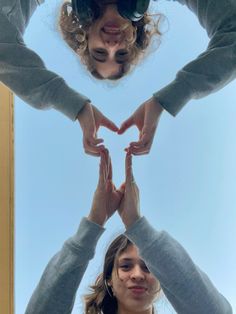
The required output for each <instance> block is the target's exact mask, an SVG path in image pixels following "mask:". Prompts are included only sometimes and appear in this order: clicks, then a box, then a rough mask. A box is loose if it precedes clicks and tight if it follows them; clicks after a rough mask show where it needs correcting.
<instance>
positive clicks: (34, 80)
mask: <svg viewBox="0 0 236 314" xmlns="http://www.w3.org/2000/svg"><path fill="white" fill-rule="evenodd" d="M170 1H171V0H170ZM173 1H175V0H173ZM176 1H178V2H179V3H181V4H183V5H186V6H187V7H188V8H189V9H190V10H191V11H193V12H194V13H195V14H196V15H197V17H198V19H199V22H200V24H201V25H202V26H203V27H204V28H205V29H206V31H207V33H208V36H209V37H210V42H209V45H208V48H207V50H206V51H205V52H203V53H202V54H201V55H200V56H199V57H198V58H197V59H195V60H194V61H192V62H190V63H189V64H187V65H186V66H185V67H184V68H183V69H182V70H180V71H179V72H178V73H177V75H176V78H175V80H174V81H173V82H171V83H170V84H169V85H167V86H166V87H164V88H163V89H161V90H160V91H158V92H157V93H155V94H154V97H156V99H157V100H158V101H159V102H160V104H161V105H162V106H163V107H164V108H165V109H166V110H167V111H168V112H169V113H171V114H172V115H176V114H177V113H178V112H179V111H180V110H181V108H182V107H183V106H184V105H185V104H186V103H187V102H188V101H189V100H191V99H194V98H200V97H203V96H206V95H208V94H210V93H211V92H214V91H217V90H218V89H220V88H222V87H223V86H225V85H226V84H227V83H229V82H230V81H231V80H233V79H234V78H235V76H236V0H176ZM43 2H44V0H1V2H0V80H1V81H2V82H3V83H4V84H5V85H7V86H8V87H10V88H11V89H12V91H13V92H14V93H15V94H17V95H18V96H19V97H20V98H22V99H23V100H24V101H25V102H27V103H29V104H30V105H32V106H33V107H35V108H38V109H47V108H55V109H57V110H59V111H61V112H62V113H64V114H65V115H67V116H68V117H69V118H71V119H72V120H75V119H76V117H77V115H78V113H79V112H80V110H81V109H82V107H83V106H84V104H85V103H86V102H87V101H89V99H88V98H86V97H85V96H83V95H81V94H79V93H77V92H76V91H74V90H73V89H71V88H70V87H69V86H68V85H67V84H66V83H65V81H64V80H63V79H62V78H61V77H60V76H58V75H57V74H55V73H53V72H51V71H49V70H47V69H46V68H45V65H44V63H43V61H42V60H41V59H40V57H39V56H38V55H37V54H36V53H35V52H34V51H32V50H30V49H29V48H27V47H26V45H25V43H24V40H23V35H24V31H25V29H26V27H27V25H28V23H29V20H30V17H31V16H32V14H33V12H34V11H35V9H36V7H37V5H38V4H40V3H43Z"/></svg>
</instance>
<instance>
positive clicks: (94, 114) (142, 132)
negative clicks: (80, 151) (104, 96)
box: [77, 97, 163, 156]
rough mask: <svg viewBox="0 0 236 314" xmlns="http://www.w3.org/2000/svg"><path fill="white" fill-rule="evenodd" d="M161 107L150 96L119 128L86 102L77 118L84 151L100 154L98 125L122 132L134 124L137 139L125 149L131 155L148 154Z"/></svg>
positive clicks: (90, 153)
mask: <svg viewBox="0 0 236 314" xmlns="http://www.w3.org/2000/svg"><path fill="white" fill-rule="evenodd" d="M162 111H163V108H162V107H161V105H160V104H159V103H158V102H157V100H156V99H155V98H153V97H152V98H150V99H149V100H147V101H146V102H144V103H143V104H142V105H141V106H140V107H139V108H138V109H137V110H136V111H135V112H134V113H133V114H132V115H131V116H130V117H129V118H128V119H127V120H126V121H124V122H123V123H122V125H121V127H120V128H118V127H117V126H116V125H115V124H114V123H113V122H112V121H111V120H109V119H108V118H106V117H105V116H104V115H103V114H102V113H101V112H100V111H99V110H98V109H97V108H96V107H95V106H93V105H91V104H90V103H87V104H86V105H85V106H84V108H83V109H82V111H81V112H80V113H79V115H78V118H77V119H78V120H79V123H80V126H81V128H82V131H83V145H84V151H85V152H86V153H87V154H89V155H93V156H100V155H101V151H103V150H104V149H105V146H104V145H103V144H102V143H103V139H101V138H97V132H98V129H99V127H100V126H104V127H106V128H108V129H110V130H111V131H113V132H117V133H118V134H123V133H124V132H125V131H126V130H127V129H128V128H130V127H131V126H133V125H136V126H137V128H138V130H139V140H138V141H136V142H131V143H130V144H129V147H127V148H126V149H125V150H126V151H129V152H130V153H131V154H133V155H144V154H148V153H149V151H150V149H151V146H152V142H153V138H154V135H155V132H156V128H157V125H158V122H159V118H160V116H161V113H162Z"/></svg>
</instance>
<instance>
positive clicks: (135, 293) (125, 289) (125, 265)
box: [109, 245, 159, 314]
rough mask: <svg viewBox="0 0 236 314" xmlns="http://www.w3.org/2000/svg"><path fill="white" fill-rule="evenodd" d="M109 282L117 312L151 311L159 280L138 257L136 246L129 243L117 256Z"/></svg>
mask: <svg viewBox="0 0 236 314" xmlns="http://www.w3.org/2000/svg"><path fill="white" fill-rule="evenodd" d="M109 284H110V285H111V288H112V291H113V295H114V296H115V297H116V299H117V302H118V314H123V313H132V314H133V313H139V314H141V313H142V314H151V313H152V305H153V302H154V300H155V299H156V297H157V294H158V290H159V282H158V280H157V279H156V278H155V277H154V276H153V275H152V274H151V273H150V272H149V270H148V268H147V266H146V265H145V263H144V261H143V260H142V259H141V258H140V256H139V254H138V250H137V248H136V246H134V245H129V246H128V248H127V249H126V250H125V251H124V252H123V253H121V255H120V256H118V258H117V260H116V266H115V267H114V268H113V271H112V277H111V281H110V282H109Z"/></svg>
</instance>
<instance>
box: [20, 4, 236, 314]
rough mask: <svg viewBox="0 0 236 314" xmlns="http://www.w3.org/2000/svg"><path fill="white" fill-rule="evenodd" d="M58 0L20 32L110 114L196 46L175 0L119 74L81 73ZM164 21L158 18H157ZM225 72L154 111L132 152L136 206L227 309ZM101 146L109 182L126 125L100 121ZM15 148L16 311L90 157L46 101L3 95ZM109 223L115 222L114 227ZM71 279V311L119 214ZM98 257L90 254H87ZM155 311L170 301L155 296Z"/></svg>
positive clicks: (67, 226) (73, 221)
mask: <svg viewBox="0 0 236 314" xmlns="http://www.w3.org/2000/svg"><path fill="white" fill-rule="evenodd" d="M59 6H60V1H58V0H51V1H50V3H49V1H46V3H45V4H44V5H41V7H40V8H39V9H38V10H37V12H36V13H35V15H34V16H33V18H32V20H31V23H30V25H29V27H28V29H27V32H26V36H25V41H26V43H27V45H28V46H29V47H30V48H31V49H33V50H35V51H36V52H37V53H38V54H39V55H40V56H41V57H42V59H43V60H44V62H45V64H46V65H47V67H48V68H49V69H50V70H53V71H55V72H56V73H58V74H60V75H61V76H63V78H64V79H65V80H66V81H67V82H68V84H69V85H70V86H71V87H73V88H75V89H76V90H77V91H79V92H81V93H83V94H85V95H87V96H88V97H89V98H90V99H91V100H92V102H93V104H94V105H95V106H97V107H98V108H99V109H100V110H101V111H102V112H103V113H104V114H105V115H106V116H107V117H109V118H110V119H112V120H113V121H114V122H115V123H117V124H118V125H120V124H121V122H122V121H123V120H125V119H126V118H127V117H129V115H130V114H131V113H132V112H133V111H134V110H135V109H136V108H137V107H138V106H139V105H140V104H141V103H142V102H144V101H145V100H147V99H148V98H150V97H151V96H152V94H153V92H155V91H157V90H158V89H160V88H161V87H163V86H165V84H167V83H169V82H170V81H171V80H172V79H173V78H174V77H175V74H176V72H177V71H178V70H179V69H180V68H181V67H182V66H184V65H185V64H186V63H187V62H189V61H191V60H192V59H193V58H195V57H196V56H197V55H198V54H199V53H201V52H202V51H203V50H204V49H205V48H206V46H207V42H208V38H207V36H206V33H205V31H204V30H203V29H202V28H201V26H200V25H199V23H198V21H197V19H196V18H195V17H194V15H193V14H192V13H191V12H190V11H189V10H188V9H187V8H185V7H183V6H181V5H179V4H178V3H173V2H171V1H170V2H169V1H164V0H162V1H159V2H158V3H154V4H153V5H152V6H153V8H154V10H155V11H158V12H161V13H163V14H164V15H165V16H166V17H167V19H168V31H166V32H165V34H164V35H163V38H162V43H161V46H160V48H159V49H158V50H157V51H156V52H154V53H152V54H150V55H149V57H148V58H147V59H146V60H145V61H144V62H143V63H142V64H141V65H140V66H138V67H137V69H136V70H135V71H134V72H133V73H132V74H131V75H130V76H128V77H127V78H125V79H124V80H123V81H122V82H121V83H120V84H119V85H117V86H115V87H111V86H109V85H106V84H104V83H101V82H97V81H95V80H91V78H90V76H89V75H87V74H86V71H85V70H84V69H83V67H82V66H81V65H80V64H79V62H78V60H77V58H76V57H75V55H74V54H73V53H72V52H71V51H70V50H69V49H68V48H67V47H66V45H65V44H64V42H63V41H62V39H61V38H60V35H59V34H58V32H57V28H56V17H57V12H58V9H59ZM165 25H166V26H165V29H166V28H167V24H165ZM235 88H236V82H232V83H230V84H229V85H227V86H226V87H225V88H224V89H222V90H220V91H218V92H217V93H214V94H212V95H209V96H208V97H205V98H203V99H200V100H194V101H191V102H189V103H188V104H187V105H186V106H185V108H184V109H183V110H182V111H181V112H180V113H179V115H178V116H177V117H176V118H173V117H172V116H171V115H170V114H168V113H167V112H164V114H163V115H162V117H161V120H160V124H159V127H158V130H157V133H156V136H155V140H154V142H153V146H152V150H151V153H150V154H149V155H147V156H142V157H136V158H134V160H133V164H134V174H135V178H136V181H137V183H138V185H139V188H140V198H141V212H142V214H143V215H145V216H146V217H147V218H148V220H150V221H151V222H152V224H153V226H155V228H157V229H158V230H162V229H164V230H166V231H168V232H169V233H170V234H171V235H172V236H173V237H175V238H176V239H177V240H178V241H179V242H180V243H181V244H182V245H183V246H184V247H185V248H186V250H187V251H188V252H189V254H190V255H191V257H192V258H193V260H194V261H195V262H196V264H198V265H199V266H200V267H201V268H202V269H203V270H204V271H205V272H206V273H207V274H208V276H209V277H210V278H211V280H212V281H213V283H214V284H215V285H216V287H217V288H218V289H219V290H220V291H221V292H222V293H223V294H224V295H225V296H226V297H227V298H228V300H229V301H230V302H231V304H232V306H233V308H234V310H236V290H235V282H236V271H235V265H236V253H235V252H236V250H235V238H236V213H235V208H236V193H235V192H236V183H235V177H236V166H235V160H236V143H235V114H236V108H235V102H236V94H235ZM99 136H101V137H103V138H104V140H105V144H106V146H107V147H108V148H109V150H110V153H111V157H112V161H113V165H114V166H113V173H114V182H115V184H116V185H117V186H119V185H120V184H121V183H122V182H123V180H124V157H125V154H124V151H123V149H124V147H126V145H127V144H128V143H129V142H130V141H132V140H135V139H136V138H137V136H138V132H137V130H136V129H135V128H132V129H130V130H129V131H127V132H126V133H125V134H124V135H122V136H118V135H116V134H113V133H111V132H109V131H108V130H106V129H101V130H100V132H99ZM15 149H16V156H15V157H16V158H15V165H16V177H15V178H16V179H15V182H16V200H15V206H16V266H15V269H16V284H15V290H16V296H15V300H16V313H23V312H24V310H25V307H26V305H27V302H28V300H29V298H30V296H31V294H32V291H33V289H34V288H35V286H36V284H37V283H38V281H39V279H40V276H41V274H42V272H43V270H44V268H45V266H46V264H47V262H48V261H49V259H50V258H51V257H52V256H53V255H54V254H55V253H56V252H57V251H58V250H59V249H60V247H61V246H62V244H63V242H64V241H65V240H66V239H67V238H68V237H70V236H71V235H72V234H73V233H74V232H75V231H76V229H77V227H78V225H79V222H80V220H81V218H82V217H83V216H86V215H87V214H88V212H89V209H90V206H91V201H92V196H93V192H94V190H95V188H96V183H97V178H98V164H99V159H98V158H94V157H90V156H88V155H85V154H84V152H83V148H82V133H81V130H80V127H79V124H78V123H77V122H71V121H70V120H69V119H68V118H66V117H65V116H63V115H62V114H60V113H58V112H56V111H55V110H48V111H37V110H35V109H33V108H31V107H30V106H29V105H26V104H24V103H23V102H22V101H21V100H20V99H18V98H16V101H15ZM114 226H116V228H114ZM106 229H107V230H106V232H105V233H104V235H103V236H102V238H101V240H100V242H99V243H98V247H97V254H96V257H95V258H94V260H93V261H92V262H91V263H90V265H89V267H88V269H87V272H86V274H85V276H84V278H83V281H82V284H81V286H80V288H79V292H78V298H77V299H76V303H75V307H74V311H73V313H82V303H81V296H82V295H83V294H84V293H85V292H86V291H87V287H88V285H89V284H91V283H93V281H94V279H95V277H96V275H97V274H98V273H99V271H100V270H101V267H102V259H103V254H102V253H101V252H104V250H105V248H106V246H107V244H108V243H109V242H110V240H111V239H112V238H114V237H115V236H116V235H117V234H118V233H119V232H122V231H123V230H124V229H123V226H122V224H121V222H120V219H119V217H118V215H115V216H114V217H112V219H111V220H110V221H109V222H108V223H107V225H106ZM98 265H101V266H98ZM158 309H159V311H160V312H159V313H167V314H170V313H174V311H173V310H172V309H171V307H170V305H168V303H167V301H165V300H164V299H162V300H161V301H160V304H159V305H158Z"/></svg>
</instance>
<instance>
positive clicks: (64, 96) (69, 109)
mask: <svg viewBox="0 0 236 314" xmlns="http://www.w3.org/2000/svg"><path fill="white" fill-rule="evenodd" d="M54 97H55V98H54V101H53V102H54V104H55V105H53V104H52V105H53V107H54V108H55V109H56V110H58V111H60V112H62V113H63V114H65V115H66V116H67V117H68V118H70V119H71V120H73V121H75V120H76V118H77V116H78V114H79V112H80V111H81V109H82V108H83V107H84V105H85V104H86V103H87V102H90V99H89V98H87V97H86V96H84V95H82V94H80V93H77V92H76V91H75V90H73V89H72V88H70V87H69V86H68V85H67V84H66V83H64V84H60V86H58V88H57V90H55V93H54Z"/></svg>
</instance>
